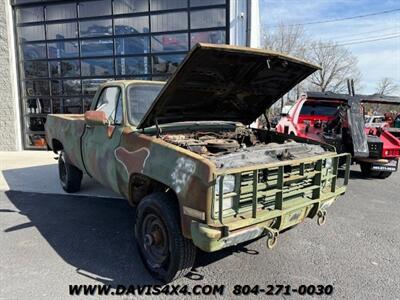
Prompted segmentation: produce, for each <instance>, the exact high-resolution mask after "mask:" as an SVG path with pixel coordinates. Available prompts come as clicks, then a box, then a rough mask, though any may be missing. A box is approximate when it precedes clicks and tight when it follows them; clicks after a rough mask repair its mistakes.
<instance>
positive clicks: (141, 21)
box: [114, 16, 149, 34]
mask: <svg viewBox="0 0 400 300" xmlns="http://www.w3.org/2000/svg"><path fill="white" fill-rule="evenodd" d="M114 30H115V34H132V33H147V32H149V17H147V16H143V17H129V18H118V19H114Z"/></svg>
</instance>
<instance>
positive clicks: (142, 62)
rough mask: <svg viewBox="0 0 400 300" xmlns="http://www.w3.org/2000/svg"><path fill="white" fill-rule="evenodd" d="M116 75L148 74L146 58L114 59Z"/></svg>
mask: <svg viewBox="0 0 400 300" xmlns="http://www.w3.org/2000/svg"><path fill="white" fill-rule="evenodd" d="M115 64H116V68H117V75H138V74H139V75H140V74H145V73H150V70H149V63H148V58H147V57H121V58H116V59H115Z"/></svg>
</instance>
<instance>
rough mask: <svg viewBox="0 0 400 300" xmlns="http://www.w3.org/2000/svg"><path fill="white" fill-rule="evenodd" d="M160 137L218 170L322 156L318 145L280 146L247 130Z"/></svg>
mask: <svg viewBox="0 0 400 300" xmlns="http://www.w3.org/2000/svg"><path fill="white" fill-rule="evenodd" d="M160 137H161V138H162V139H163V140H164V141H165V142H168V143H171V144H173V145H176V146H179V147H182V148H185V149H187V150H190V151H192V152H194V153H197V154H200V155H201V156H203V157H206V158H208V159H210V160H211V161H212V162H214V163H215V165H216V167H217V168H236V167H243V166H249V165H255V164H265V163H272V162H277V161H282V160H291V159H298V158H304V157H310V156H314V155H318V154H321V153H323V152H325V150H324V149H323V148H322V147H321V146H319V145H311V144H305V143H298V142H295V141H294V140H292V139H287V140H285V141H284V142H283V143H282V142H281V143H277V142H274V141H272V142H271V141H269V142H265V141H263V139H262V138H261V137H260V136H259V135H258V134H257V133H255V132H254V131H253V130H252V129H250V128H238V129H237V130H236V131H224V132H192V133H181V134H164V135H162V136H160Z"/></svg>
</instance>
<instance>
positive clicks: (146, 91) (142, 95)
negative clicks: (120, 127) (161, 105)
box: [128, 84, 163, 125]
mask: <svg viewBox="0 0 400 300" xmlns="http://www.w3.org/2000/svg"><path fill="white" fill-rule="evenodd" d="M162 87H163V85H162V84H160V85H158V84H157V85H156V84H151V85H150V84H149V85H141V86H135V85H131V86H130V87H129V88H128V102H129V104H128V115H129V120H130V122H131V123H132V124H136V125H137V124H139V122H140V121H141V120H142V118H143V117H144V114H145V113H146V112H147V111H148V109H149V108H150V106H151V104H152V103H153V101H154V100H155V99H156V97H157V95H158V94H159V93H160V90H161V89H162Z"/></svg>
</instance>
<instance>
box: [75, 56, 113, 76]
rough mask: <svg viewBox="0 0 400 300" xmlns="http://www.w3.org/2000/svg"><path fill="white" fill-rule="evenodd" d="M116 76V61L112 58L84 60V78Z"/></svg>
mask: <svg viewBox="0 0 400 300" xmlns="http://www.w3.org/2000/svg"><path fill="white" fill-rule="evenodd" d="M106 75H111V76H112V75H114V60H113V59H112V58H101V59H85V60H82V76H106Z"/></svg>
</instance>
